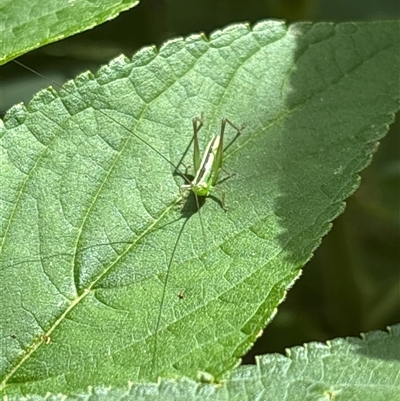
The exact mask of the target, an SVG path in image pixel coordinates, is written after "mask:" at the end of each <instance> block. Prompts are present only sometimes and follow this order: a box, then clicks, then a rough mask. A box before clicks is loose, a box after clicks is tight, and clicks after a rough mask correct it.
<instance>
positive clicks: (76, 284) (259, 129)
mask: <svg viewBox="0 0 400 401" xmlns="http://www.w3.org/2000/svg"><path fill="white" fill-rule="evenodd" d="M398 32H399V23H398V22H384V23H383V22H382V23H359V24H350V23H348V24H340V25H337V26H335V25H332V24H316V25H312V24H306V23H303V24H295V25H292V26H291V27H289V28H287V27H286V26H285V25H284V24H283V23H280V22H271V21H270V22H261V23H259V24H258V25H256V26H255V27H253V28H252V29H250V28H249V27H248V26H247V25H235V26H231V27H228V28H227V29H225V30H224V31H218V32H216V33H214V34H213V35H212V36H211V38H210V40H207V39H206V38H205V37H204V36H201V35H196V36H191V37H189V38H187V39H185V40H181V39H179V40H175V41H171V42H168V43H167V44H165V45H164V46H163V47H162V48H161V49H160V51H157V50H156V49H154V48H147V49H143V50H142V51H140V52H138V53H137V54H136V55H135V56H134V58H133V60H132V61H129V60H127V59H125V58H119V59H116V60H114V61H113V62H112V63H110V65H109V66H106V67H104V68H103V69H102V70H101V71H100V72H99V73H98V74H97V75H96V77H93V76H92V75H90V74H85V75H82V76H80V77H78V78H77V79H76V80H75V81H74V82H71V83H69V84H68V85H66V86H65V89H64V90H63V91H61V92H60V94H59V95H58V94H57V93H55V92H54V91H53V90H47V91H43V92H42V93H40V94H39V95H38V96H37V97H36V98H35V99H34V100H33V101H32V102H31V104H30V105H29V107H28V109H25V108H24V107H23V106H16V107H15V108H14V109H12V110H11V111H10V112H9V113H8V115H7V116H6V118H5V123H4V127H2V131H1V137H2V142H1V145H2V159H1V166H2V169H1V187H2V204H1V207H2V209H1V210H2V225H1V228H2V242H1V258H2V259H1V277H0V282H1V294H3V300H2V301H3V302H2V310H1V314H2V316H1V317H2V319H1V322H2V333H3V334H2V335H3V337H2V341H3V344H2V350H3V357H2V360H1V377H2V383H3V384H2V386H3V387H2V388H3V393H4V394H12V393H19V392H23V393H26V392H30V393H32V392H35V393H38V394H45V393H46V392H47V391H50V392H56V393H57V392H63V393H68V394H70V393H71V392H74V391H78V390H82V389H85V388H87V387H88V386H91V385H99V384H102V385H106V386H107V385H113V386H125V385H126V383H128V381H130V382H136V381H145V380H152V381H154V380H156V379H157V377H158V376H162V377H171V376H179V375H187V376H189V377H191V378H193V379H196V378H197V379H202V380H217V381H218V380H220V379H221V378H222V377H223V376H224V375H226V374H227V372H229V371H230V369H232V367H233V366H235V365H236V364H238V363H239V361H240V360H239V358H240V356H241V355H243V353H244V352H245V351H246V350H247V349H248V348H249V347H250V346H251V345H252V344H253V342H254V340H255V338H256V337H257V335H258V334H259V333H260V330H262V328H263V327H264V326H265V324H266V322H268V321H269V320H270V319H271V317H272V316H273V314H274V313H275V311H276V307H277V306H278V304H279V303H280V302H281V301H282V300H283V298H284V296H285V291H286V290H287V289H288V288H289V287H290V286H291V285H292V284H293V282H294V280H295V279H296V278H297V277H298V275H299V273H300V268H301V267H302V266H303V265H304V264H305V263H306V261H307V260H308V259H309V258H310V257H311V255H312V252H313V250H314V249H315V248H316V247H317V246H318V244H319V242H320V240H321V237H322V236H323V235H324V234H325V233H326V232H327V231H328V229H329V227H330V222H331V221H332V220H333V219H334V218H335V217H336V216H337V215H338V214H339V213H340V212H341V211H342V210H343V207H344V203H343V200H344V199H345V198H346V197H348V196H349V195H350V194H351V193H352V192H354V190H355V189H356V187H357V186H358V182H359V180H358V176H357V172H359V171H360V170H361V169H362V168H363V167H365V166H366V165H367V164H368V163H369V161H370V159H371V154H372V153H373V151H374V149H375V148H376V141H377V140H378V139H379V138H381V137H382V136H383V135H384V134H385V132H386V131H387V124H388V123H390V122H391V121H392V120H393V113H394V112H395V111H396V110H398V108H399V87H398V86H399V82H398V71H399V67H400V62H399V52H398ZM201 112H204V114H205V117H206V126H205V128H203V130H202V131H203V132H202V134H203V136H202V139H203V146H204V145H205V144H206V142H207V139H209V138H210V136H211V135H212V134H213V133H215V132H218V131H219V127H220V122H221V118H223V117H228V118H229V119H230V120H232V121H233V122H234V123H236V124H238V125H241V124H245V129H244V130H243V135H242V136H241V137H239V139H238V140H237V141H235V142H234V143H233V144H232V145H231V146H230V147H229V148H228V149H227V151H226V157H225V164H224V168H225V169H226V170H227V171H229V172H231V173H235V175H234V176H233V177H230V178H229V179H227V180H226V181H225V182H223V183H222V184H221V185H220V187H221V188H223V189H224V191H225V193H226V202H227V204H228V205H229V206H230V209H229V211H228V212H226V213H225V212H224V211H223V210H222V209H221V208H220V205H219V204H218V202H217V201H214V200H213V199H211V198H209V199H207V200H206V202H205V204H204V205H203V207H202V208H201V218H202V221H203V224H204V231H205V233H206V236H205V237H203V235H202V230H201V227H200V219H199V213H193V210H194V211H195V209H196V207H195V203H194V202H193V199H191V198H189V201H188V203H187V204H186V205H185V206H184V207H183V209H182V210H181V205H180V196H179V185H180V184H182V180H181V179H180V178H179V177H177V176H174V175H173V171H174V168H173V167H172V166H171V165H170V164H169V163H168V162H167V161H166V159H168V160H171V162H172V163H173V164H177V163H178V162H179V160H180V159H181V157H182V155H183V154H184V151H185V149H186V148H187V146H188V145H189V143H190V139H191V136H192V132H191V118H192V117H194V116H198V115H199V114H200V113H201ZM124 127H125V128H124ZM231 133H232V134H234V132H233V131H231ZM139 138H140V139H139ZM143 140H144V141H146V142H147V143H144V142H143ZM160 154H162V155H164V157H165V158H166V159H164V158H163V157H161V156H160ZM186 162H187V164H189V163H190V154H189V155H187V158H186ZM218 196H219V194H216V197H217V198H218ZM167 278H168V280H167Z"/></svg>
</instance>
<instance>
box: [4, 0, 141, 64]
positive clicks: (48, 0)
mask: <svg viewBox="0 0 400 401" xmlns="http://www.w3.org/2000/svg"><path fill="white" fill-rule="evenodd" d="M138 3H139V0H96V1H84V0H74V1H65V0H33V1H32V0H28V1H27V0H3V1H2V2H1V4H0V15H1V27H0V30H1V35H0V49H1V50H0V65H1V64H4V63H6V62H8V61H9V60H12V59H13V58H15V57H17V56H19V55H21V54H23V53H26V52H28V51H29V50H33V49H36V48H38V47H40V46H43V45H46V44H48V43H51V42H55V41H57V40H60V39H63V38H66V37H68V36H71V35H74V34H76V33H79V32H82V31H84V30H87V29H90V28H93V27H94V26H96V25H98V24H101V23H102V22H105V21H108V20H110V19H113V18H115V17H116V16H117V15H118V14H119V13H120V12H122V11H125V10H128V9H129V8H131V7H134V6H135V5H137V4H138Z"/></svg>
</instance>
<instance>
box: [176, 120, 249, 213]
mask: <svg viewBox="0 0 400 401" xmlns="http://www.w3.org/2000/svg"><path fill="white" fill-rule="evenodd" d="M203 121H204V117H203V115H201V117H200V118H199V117H195V118H194V119H193V142H194V146H193V166H194V171H195V176H194V178H193V181H191V182H190V183H188V184H183V185H181V187H180V190H181V191H186V190H189V189H190V190H192V191H193V192H194V194H195V196H196V197H197V196H208V195H209V194H210V192H211V190H212V189H213V187H214V186H215V184H216V183H217V182H218V177H219V174H220V172H221V170H222V162H223V152H224V134H225V128H226V124H229V125H230V126H231V127H233V128H234V129H235V130H236V131H237V135H236V136H238V135H240V134H241V130H242V129H243V127H242V128H238V127H237V126H236V125H235V124H233V123H232V122H231V121H230V120H228V119H227V118H223V119H222V121H221V133H220V135H214V136H213V137H212V138H211V140H210V141H209V143H208V145H207V147H206V149H205V151H204V154H203V157H202V158H201V159H200V147H199V139H198V132H199V131H200V128H201V127H202V126H203ZM222 194H223V196H222V199H221V204H222V208H223V209H225V210H226V209H227V208H226V205H225V199H224V198H225V196H224V193H222Z"/></svg>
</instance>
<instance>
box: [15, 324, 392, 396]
mask: <svg viewBox="0 0 400 401" xmlns="http://www.w3.org/2000/svg"><path fill="white" fill-rule="evenodd" d="M388 330H389V333H384V332H381V331H375V332H370V333H367V334H365V335H362V338H361V339H359V338H346V339H342V338H339V339H335V340H333V341H329V342H328V343H327V344H321V343H310V344H306V345H305V346H304V347H295V348H292V349H288V350H287V355H286V356H283V355H279V354H271V355H264V356H261V357H259V358H257V365H256V366H253V365H248V366H242V367H239V368H238V369H236V370H235V371H234V372H233V373H232V374H231V375H230V377H229V378H227V380H226V382H225V383H224V385H223V386H221V385H212V384H199V383H196V382H194V381H190V380H187V379H182V380H177V381H174V380H162V381H161V382H160V383H158V384H143V385H133V386H129V387H128V386H124V387H123V388H119V389H117V388H101V387H98V388H94V389H91V390H90V391H86V392H83V393H81V394H80V396H77V397H75V396H73V397H65V395H60V394H59V395H48V396H47V397H46V398H42V397H37V396H27V397H26V398H24V400H26V401H41V400H46V401H58V400H60V401H61V400H62V401H73V400H86V399H89V397H90V400H91V401H97V400H98V401H103V400H115V401H117V400H118V401H119V400H132V401H133V400H134V401H177V400H185V401H188V400H190V401H226V400H231V401H242V400H247V401H253V400H254V401H255V400H260V399H262V400H264V401H276V400H289V401H297V400H299V401H314V400H335V401H348V400H365V401H387V400H397V399H398V394H400V379H399V375H398V372H399V370H400V325H396V326H393V327H391V328H389V329H388ZM12 400H13V399H11V400H10V401H12Z"/></svg>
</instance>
